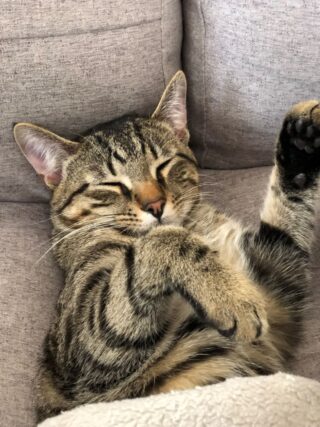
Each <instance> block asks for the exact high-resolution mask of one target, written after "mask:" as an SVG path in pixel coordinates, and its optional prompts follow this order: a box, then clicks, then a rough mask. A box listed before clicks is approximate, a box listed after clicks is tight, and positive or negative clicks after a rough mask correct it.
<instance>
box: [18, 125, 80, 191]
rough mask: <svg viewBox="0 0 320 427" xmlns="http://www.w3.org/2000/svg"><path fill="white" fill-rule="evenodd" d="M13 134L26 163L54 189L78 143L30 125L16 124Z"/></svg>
mask: <svg viewBox="0 0 320 427" xmlns="http://www.w3.org/2000/svg"><path fill="white" fill-rule="evenodd" d="M13 134H14V138H15V140H16V142H17V144H18V146H19V147H20V149H21V151H22V153H23V154H24V155H25V157H26V158H27V160H28V162H29V163H30V164H31V166H33V168H34V169H35V171H36V172H37V173H38V174H39V175H41V176H42V177H43V179H44V182H45V183H46V185H47V186H48V187H49V188H51V189H54V188H55V187H56V186H57V185H58V184H59V183H60V181H61V179H62V167H63V163H64V161H65V160H67V159H68V158H69V157H70V156H71V155H73V154H75V153H76V152H77V150H78V148H79V143H77V142H74V141H69V140H67V139H65V138H62V137H61V136H59V135H56V134H55V133H53V132H50V131H49V130H47V129H44V128H41V127H40V126H36V125H34V124H32V123H17V124H16V125H15V126H14V128H13Z"/></svg>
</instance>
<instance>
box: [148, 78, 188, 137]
mask: <svg viewBox="0 0 320 427" xmlns="http://www.w3.org/2000/svg"><path fill="white" fill-rule="evenodd" d="M186 98H187V81H186V77H185V75H184V72H183V71H181V70H180V71H178V72H177V73H176V74H175V75H174V76H173V78H172V79H171V80H170V82H169V84H168V85H167V87H166V89H165V91H164V93H163V95H162V97H161V99H160V102H159V104H158V106H157V108H156V110H155V112H154V113H153V114H152V117H153V118H156V119H158V120H163V121H165V122H167V123H168V124H169V125H170V126H171V127H172V128H173V130H174V132H175V134H176V135H177V137H178V138H179V139H180V140H182V141H183V142H185V143H188V140H189V131H188V128H187V106H186Z"/></svg>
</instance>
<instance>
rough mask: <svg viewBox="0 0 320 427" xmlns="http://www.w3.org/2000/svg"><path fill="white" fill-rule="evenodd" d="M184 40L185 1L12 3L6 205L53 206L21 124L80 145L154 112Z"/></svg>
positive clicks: (6, 54) (5, 109)
mask: <svg viewBox="0 0 320 427" xmlns="http://www.w3.org/2000/svg"><path fill="white" fill-rule="evenodd" d="M181 39H182V27H181V10H180V1H179V0H143V1H141V2H132V1H130V0H111V1H107V2H106V1H102V0H97V1H95V2H88V1H84V0H81V1H75V0H66V1H63V2H62V1H61V2H57V1H56V0H47V1H42V2H34V1H32V0H27V1H24V2H19V4H18V2H13V1H10V0H5V1H4V2H2V3H1V17H0V52H1V61H0V93H1V103H0V116H1V121H0V182H1V186H0V200H2V201H23V202H26V201H33V202H35V201H43V200H48V193H47V192H46V191H45V189H44V188H43V187H42V186H40V185H39V182H40V181H39V179H37V177H36V175H35V173H34V172H33V171H32V169H31V168H30V166H29V165H28V164H27V161H26V160H25V159H24V157H23V156H22V154H21V153H20V152H19V149H18V147H17V146H16V144H15V143H14V141H13V136H12V130H11V127H12V123H13V122H19V121H31V122H34V123H37V124H40V125H42V126H44V127H48V128H50V129H51V130H53V131H55V132H57V133H61V134H62V135H64V136H66V137H69V138H71V139H72V137H74V136H75V135H77V133H76V132H81V131H83V130H85V129H87V128H88V127H91V126H93V125H95V124H97V123H101V122H106V121H109V120H111V119H113V118H116V117H119V116H121V115H123V114H128V113H143V114H150V113H152V111H153V109H154V108H155V106H156V104H157V102H158V100H159V99H160V96H161V93H162V91H163V89H164V87H165V84H166V82H167V81H168V80H169V79H170V78H171V77H172V75H173V74H174V73H175V71H176V70H177V69H178V68H180V66H181V65H180V50H181ZM4 183H5V185H4Z"/></svg>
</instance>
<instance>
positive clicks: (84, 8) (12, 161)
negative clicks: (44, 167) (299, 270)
mask: <svg viewBox="0 0 320 427" xmlns="http://www.w3.org/2000/svg"><path fill="white" fill-rule="evenodd" d="M1 6H2V7H1V9H2V10H1V17H0V23H1V25H0V56H1V60H0V93H1V102H0V162H1V167H0V184H1V185H0V228H1V234H0V239H1V251H0V270H1V271H0V282H1V287H0V307H1V309H0V316H1V321H0V337H1V347H0V396H1V405H0V425H1V426H8V427H11V426H13V427H20V426H32V425H34V414H33V398H32V389H33V379H34V376H35V372H36V367H37V357H38V355H39V354H40V350H41V344H42V341H43V338H44V336H45V333H46V331H47V329H48V326H49V324H50V319H51V318H52V315H53V312H54V307H55V302H56V299H57V296H58V293H59V290H60V289H61V286H62V284H63V278H62V275H61V272H60V271H59V269H58V268H57V266H56V265H55V262H54V260H53V258H52V255H51V253H50V252H49V253H48V254H47V255H46V256H44V257H43V254H44V253H45V252H46V250H47V249H48V247H49V245H50V241H49V239H50V229H51V226H50V221H49V205H48V200H49V197H50V196H49V194H48V192H47V190H46V189H45V188H44V186H43V184H42V183H41V181H40V179H39V178H38V177H37V176H36V175H35V174H34V172H33V170H32V169H31V167H29V165H28V164H27V162H26V160H25V159H24V158H23V156H22V155H21V153H20V152H19V151H18V149H17V147H16V146H15V144H14V142H13V138H12V132H11V126H12V123H13V122H17V121H32V122H35V123H38V124H42V125H44V126H46V127H48V128H51V129H52V130H54V131H56V132H57V133H60V134H63V135H65V136H67V137H69V138H72V137H73V136H74V135H77V133H78V132H81V131H83V130H85V129H86V128H88V127H90V126H92V125H94V124H96V123H98V122H102V121H107V120H110V119H113V118H115V117H118V116H121V115H123V114H125V113H130V112H137V113H143V114H149V113H151V112H152V110H153V108H154V107H155V105H156V102H157V100H158V98H159V96H160V94H161V92H162V90H163V89H164V86H165V83H166V82H167V81H168V80H169V78H170V77H171V76H172V75H173V73H174V72H175V71H176V70H177V69H178V68H180V67H182V68H183V69H184V70H185V72H186V74H187V78H188V82H189V94H188V108H189V126H190V131H191V144H192V147H193V149H194V151H195V153H196V155H197V157H198V159H199V163H200V166H201V168H202V169H203V170H202V171H201V174H202V178H203V183H204V187H205V188H206V189H207V190H208V192H210V193H211V196H209V197H210V199H211V200H212V202H213V203H215V204H216V205H217V206H218V207H219V208H221V209H223V210H226V211H227V212H229V213H231V214H233V215H234V216H237V217H240V218H242V219H243V221H246V222H254V221H255V220H256V219H257V217H258V211H259V207H260V206H261V202H262V199H263V196H264V193H265V188H266V184H267V180H268V175H269V173H270V169H271V165H272V152H273V142H274V139H275V137H276V134H277V131H278V129H279V126H280V123H281V120H282V118H283V115H284V113H285V111H286V110H287V109H288V107H289V106H290V105H291V104H292V103H294V102H297V101H299V100H302V99H307V98H319V97H320V74H319V62H318V61H319V44H320V4H319V2H317V1H316V0H313V1H309V2H303V1H302V0H301V1H300V0H294V1H291V2H275V1H272V0H264V1H261V2H257V1H255V0H241V1H239V0H228V1H227V2H226V1H223V0H184V1H182V2H181V1H179V0H140V1H137V0H136V1H133V0H108V1H105V0H95V1H86V0H77V1H76V0H61V1H56V0H46V1H35V0H24V1H23V2H21V1H18V0H2V2H1ZM316 232H317V240H316V243H315V248H314V263H313V267H312V268H313V281H312V287H311V299H310V309H309V310H308V313H307V319H306V328H305V337H304V341H303V343H302V345H301V346H300V347H299V348H297V354H296V358H295V360H294V361H293V363H292V367H291V369H292V372H293V373H295V374H299V375H301V376H305V377H309V378H313V379H317V380H320V318H319V305H320V278H319V276H320V262H319V249H320V221H319V227H318V228H317V231H316ZM61 425H62V424H61ZM110 425H111V424H110ZM128 425H129V424H128ZM130 425H131V424H130ZM167 425H169V424H167ZM170 425H171V424H170ZM199 425H206V424H199ZM224 425H228V424H224ZM230 425H231V424H230ZM257 425H258V424H257ZM265 425H266V424H265ZM283 425H285V424H283Z"/></svg>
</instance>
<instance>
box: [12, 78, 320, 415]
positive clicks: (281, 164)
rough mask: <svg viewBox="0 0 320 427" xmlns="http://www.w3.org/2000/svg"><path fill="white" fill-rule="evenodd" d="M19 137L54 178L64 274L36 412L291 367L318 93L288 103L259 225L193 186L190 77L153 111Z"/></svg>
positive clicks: (309, 234) (310, 206) (177, 81)
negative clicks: (241, 219)
mask: <svg viewBox="0 0 320 427" xmlns="http://www.w3.org/2000/svg"><path fill="white" fill-rule="evenodd" d="M14 137H15V140H16V142H17V143H18V145H19V147H20V148H21V150H22V152H23V154H24V155H25V156H26V158H27V160H28V161H29V162H30V163H31V165H32V166H33V167H34V169H35V170H36V172H37V173H38V174H40V175H42V176H43V179H44V181H45V183H46V184H47V186H48V187H49V188H51V189H52V190H53V191H52V200H51V219H52V223H53V230H54V231H53V236H54V244H53V247H54V252H55V256H56V259H57V261H58V263H59V265H60V266H61V268H62V269H63V270H64V272H65V287H64V288H63V290H62V292H61V294H60V297H59V300H58V303H57V310H56V317H55V319H54V322H53V324H52V327H51V329H50V331H49V333H48V335H47V337H46V340H45V343H44V351H43V357H42V360H41V365H40V368H39V375H38V379H37V392H36V394H37V413H38V419H39V420H43V419H45V418H47V417H50V416H53V415H55V414H58V413H60V412H61V411H62V410H67V409H70V408H73V407H75V406H77V405H80V404H83V403H92V402H102V401H103V402H108V401H112V400H115V399H123V398H134V397H140V396H146V395H151V394H157V393H162V392H169V391H171V390H182V389H187V388H192V387H195V386H202V385H207V384H213V383H217V382H220V381H223V380H225V379H227V378H230V377H234V376H254V375H267V374H271V373H274V372H276V371H279V370H283V369H286V366H287V365H286V363H287V361H288V360H289V358H290V357H291V356H292V355H293V353H294V350H295V348H296V345H297V343H298V341H299V337H300V335H301V328H302V317H303V310H304V306H305V300H306V295H307V286H308V282H309V256H310V248H311V244H312V239H313V235H314V230H313V227H314V221H315V210H314V205H315V199H316V195H317V188H318V177H319V171H320V106H319V103H318V102H317V101H307V102H302V103H299V104H296V105H295V106H293V107H292V109H291V110H290V111H289V113H288V114H287V115H286V117H285V119H284V122H283V126H282V129H281V131H280V135H279V138H278V139H277V144H276V152H275V166H274V168H273V171H272V174H271V178H270V183H269V187H268V191H267V196H266V199H265V203H264V207H263V209H262V212H261V217H260V218H261V219H260V226H259V228H257V229H251V228H248V227H243V226H242V225H240V224H239V223H238V222H236V221H235V220H233V219H230V218H228V217H227V216H226V215H224V214H223V213H221V212H219V211H218V210H217V209H215V208H214V207H213V206H211V205H209V204H208V203H206V202H204V201H203V200H202V198H201V192H200V187H199V175H198V168H197V161H196V159H195V157H194V155H193V153H192V151H191V150H190V149H189V148H188V141H189V132H188V129H187V113H186V79H185V76H184V74H183V72H182V71H178V72H177V73H176V75H175V76H174V77H173V78H172V80H171V81H170V83H169V84H168V86H167V88H166V89H165V91H164V94H163V95H162V97H161V100H160V103H159V105H158V106H157V108H156V110H155V112H154V113H153V114H152V116H151V117H142V116H125V117H122V118H120V119H117V120H114V121H111V122H109V123H106V124H103V125H99V126H96V127H95V128H92V129H91V130H89V131H88V132H86V133H85V134H84V136H82V137H81V138H79V139H78V140H73V141H71V140H67V139H65V138H63V137H61V136H58V135H55V134H54V133H52V132H51V131H48V130H46V129H43V128H41V127H39V126H36V125H34V124H31V123H18V124H16V125H15V127H14Z"/></svg>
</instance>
